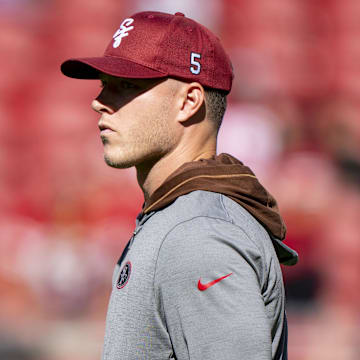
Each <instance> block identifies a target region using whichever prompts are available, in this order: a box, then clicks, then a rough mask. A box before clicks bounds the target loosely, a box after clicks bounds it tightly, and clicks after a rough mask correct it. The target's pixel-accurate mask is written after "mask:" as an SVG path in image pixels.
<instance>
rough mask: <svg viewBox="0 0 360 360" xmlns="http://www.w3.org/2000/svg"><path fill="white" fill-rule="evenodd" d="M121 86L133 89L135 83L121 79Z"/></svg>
mask: <svg viewBox="0 0 360 360" xmlns="http://www.w3.org/2000/svg"><path fill="white" fill-rule="evenodd" d="M121 87H122V88H123V89H135V88H136V85H135V84H134V83H132V82H129V81H122V84H121Z"/></svg>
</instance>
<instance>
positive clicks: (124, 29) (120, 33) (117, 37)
mask: <svg viewBox="0 0 360 360" xmlns="http://www.w3.org/2000/svg"><path fill="white" fill-rule="evenodd" d="M133 21H134V19H132V18H128V19H125V20H124V21H123V22H122V23H121V25H120V27H119V29H118V30H116V33H115V34H114V35H113V39H114V43H113V47H114V48H117V47H118V46H119V45H120V43H121V40H122V38H123V37H125V36H128V35H129V31H130V30H132V29H133V28H134V27H133V26H130V25H131V24H132V23H133Z"/></svg>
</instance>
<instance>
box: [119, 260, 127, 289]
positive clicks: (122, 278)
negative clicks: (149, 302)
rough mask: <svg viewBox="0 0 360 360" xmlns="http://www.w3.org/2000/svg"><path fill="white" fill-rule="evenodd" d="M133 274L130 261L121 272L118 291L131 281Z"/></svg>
mask: <svg viewBox="0 0 360 360" xmlns="http://www.w3.org/2000/svg"><path fill="white" fill-rule="evenodd" d="M130 274H131V262H130V261H128V262H127V263H126V264H125V265H124V267H123V268H122V269H121V271H120V275H119V279H118V281H117V283H116V287H117V288H118V289H122V288H123V287H124V286H125V285H126V284H127V283H128V281H129V279H130Z"/></svg>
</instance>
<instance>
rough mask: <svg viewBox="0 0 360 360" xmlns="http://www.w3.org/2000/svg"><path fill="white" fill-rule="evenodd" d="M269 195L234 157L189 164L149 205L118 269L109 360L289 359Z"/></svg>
mask: <svg viewBox="0 0 360 360" xmlns="http://www.w3.org/2000/svg"><path fill="white" fill-rule="evenodd" d="M285 233H286V228H285V225H284V223H283V221H282V219H281V217H280V214H279V212H278V208H277V205H276V202H275V200H274V199H273V197H272V196H271V195H270V194H269V193H268V192H267V191H266V190H265V189H264V188H263V187H262V186H261V184H260V183H259V182H258V180H257V179H256V177H255V175H254V174H253V173H252V172H251V170H250V169H249V168H247V167H246V166H244V165H243V164H242V163H241V162H240V161H238V160H237V159H235V158H233V157H232V156H230V155H228V154H220V155H218V156H214V157H213V158H211V159H207V160H205V159H202V160H199V161H194V162H191V163H186V164H183V165H182V166H181V167H180V168H179V169H178V170H176V171H175V172H174V173H173V174H171V175H170V176H169V178H168V179H166V181H165V182H164V183H163V184H162V185H161V186H160V188H158V189H157V190H156V191H155V192H154V194H153V195H152V197H151V198H150V200H149V202H148V203H145V204H144V205H143V209H142V211H141V213H140V214H139V215H138V217H137V219H136V227H135V230H134V233H133V235H132V237H131V239H130V241H129V243H128V244H127V246H126V248H125V250H124V252H123V254H122V255H121V257H120V259H119V261H118V263H117V265H116V266H115V270H114V274H113V280H112V293H111V297H110V302H109V307H108V314H107V320H106V331H105V340H104V348H103V355H102V359H103V360H120V359H121V360H135V359H136V360H139V359H149V360H150V359H151V360H155V359H156V360H165V359H177V360H212V359H214V360H215V359H216V360H235V359H244V360H250V359H251V360H265V359H266V360H269V359H276V360H284V359H287V327H286V315H285V295H284V286H283V279H282V273H281V268H280V264H279V262H282V263H285V264H288V265H292V264H295V263H296V262H297V254H296V252H295V251H293V250H292V249H290V248H288V247H287V246H286V245H285V244H284V243H283V242H282V241H281V240H282V239H283V238H284V237H285Z"/></svg>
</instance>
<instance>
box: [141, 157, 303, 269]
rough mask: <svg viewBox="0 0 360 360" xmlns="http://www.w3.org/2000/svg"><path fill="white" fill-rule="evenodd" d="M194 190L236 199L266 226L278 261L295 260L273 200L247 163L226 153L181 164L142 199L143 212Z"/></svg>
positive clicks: (287, 263) (283, 224) (168, 202)
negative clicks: (149, 194)
mask: <svg viewBox="0 0 360 360" xmlns="http://www.w3.org/2000/svg"><path fill="white" fill-rule="evenodd" d="M195 190H205V191H212V192H216V193H220V194H223V195H225V196H227V197H229V198H230V199H232V200H234V201H236V202H237V203H239V204H240V205H241V206H242V207H244V208H245V209H246V210H247V211H248V212H249V213H250V214H251V215H252V216H254V217H255V218H256V219H257V221H259V222H260V223H261V224H262V225H263V226H264V228H265V229H266V230H267V232H268V233H269V235H270V237H271V239H272V241H273V244H274V247H275V251H276V254H277V256H278V258H279V261H280V263H282V264H284V265H295V264H296V263H297V261H298V254H297V253H296V252H295V251H294V250H292V249H290V248H289V247H288V246H287V245H285V244H284V243H283V242H282V240H284V238H285V235H286V226H285V223H284V221H283V219H282V217H281V215H280V212H279V209H278V206H277V203H276V200H275V199H274V197H273V196H272V195H271V194H270V193H269V192H268V191H267V190H266V189H265V188H264V187H263V186H262V185H261V184H260V182H259V181H258V179H257V178H256V176H255V174H254V173H253V172H252V171H251V170H250V169H249V168H248V167H247V166H244V165H243V163H242V162H241V161H239V160H238V159H236V158H235V157H233V156H231V155H229V154H225V153H223V154H220V155H214V156H212V157H211V158H210V159H200V160H198V161H191V162H187V163H184V164H183V165H181V166H180V167H179V168H178V169H177V170H175V171H174V172H173V173H172V174H171V175H170V176H169V177H168V178H167V179H166V180H165V181H164V182H163V184H162V185H161V186H160V187H159V188H157V189H156V190H155V192H154V193H153V194H152V195H151V197H150V199H148V201H147V202H146V203H144V205H143V213H144V214H146V213H149V212H150V211H156V210H159V209H161V208H164V207H165V206H167V205H169V204H170V203H172V202H173V201H175V200H176V198H178V197H179V196H182V195H185V194H188V193H190V192H192V191H195Z"/></svg>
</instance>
